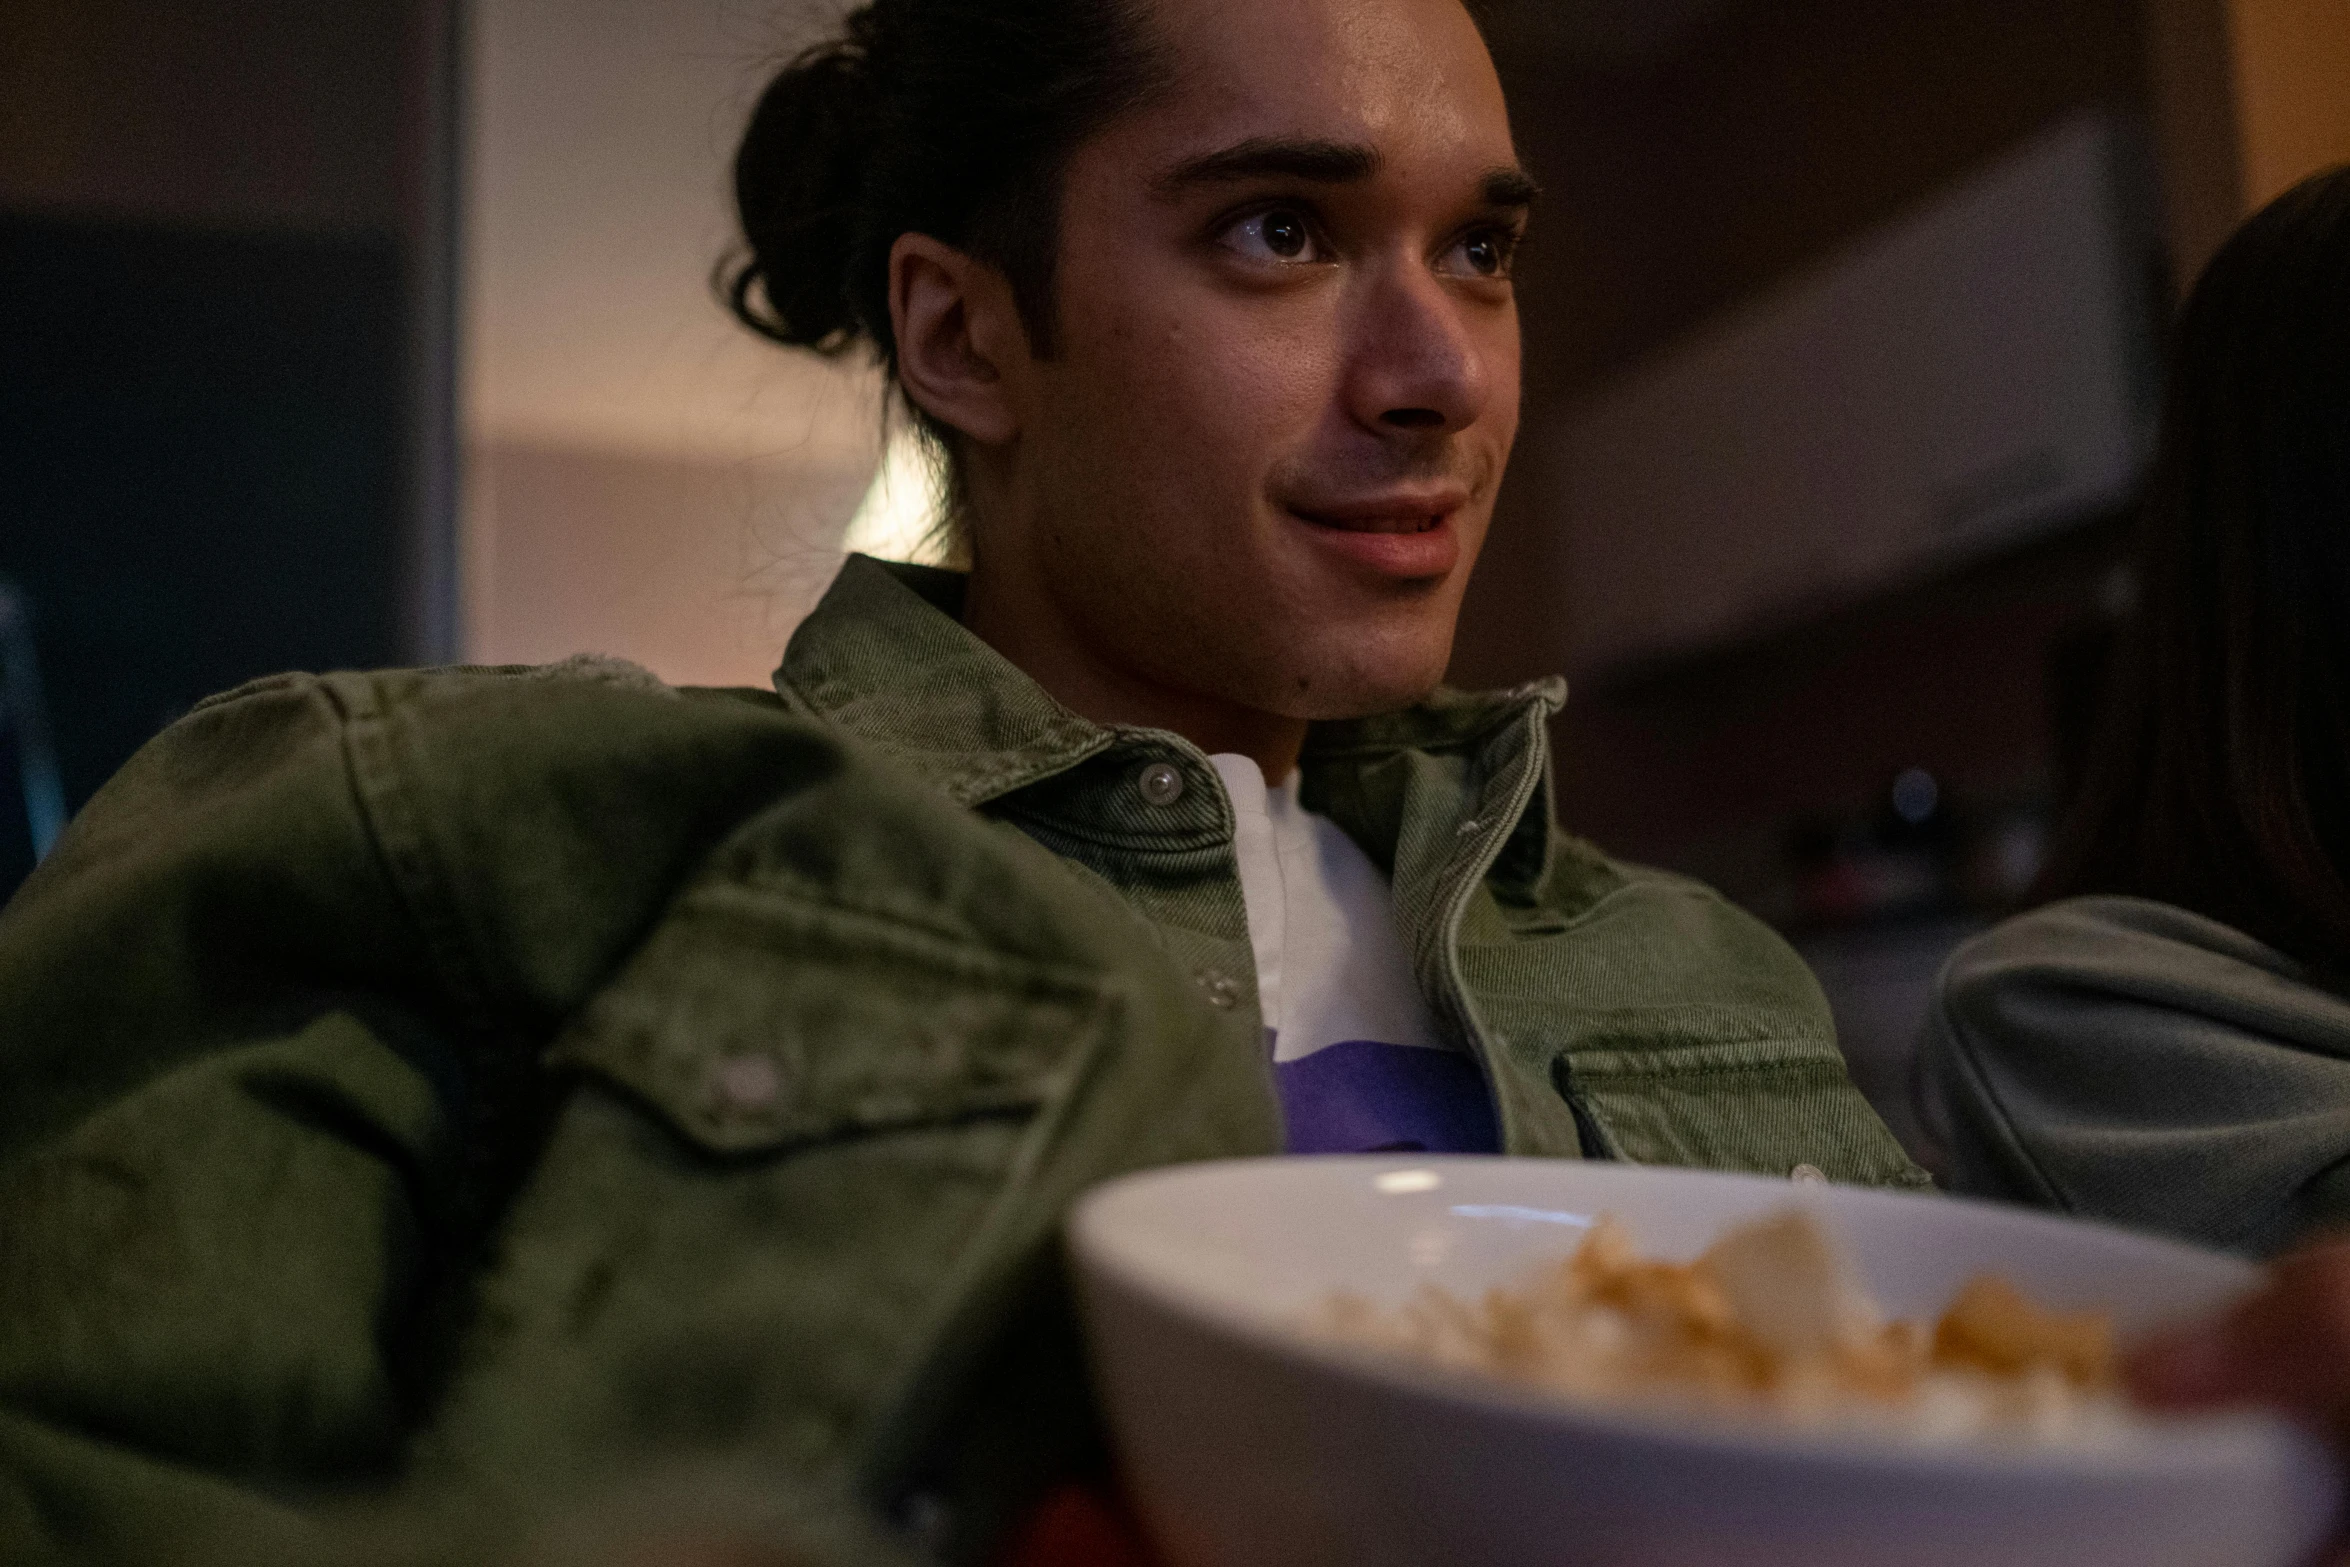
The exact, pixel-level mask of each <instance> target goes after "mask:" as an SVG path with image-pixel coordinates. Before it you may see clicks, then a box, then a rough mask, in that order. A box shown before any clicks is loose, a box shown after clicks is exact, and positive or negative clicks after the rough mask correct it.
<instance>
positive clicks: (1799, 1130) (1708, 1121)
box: [1558, 1035, 1929, 1186]
mask: <svg viewBox="0 0 2350 1567" xmlns="http://www.w3.org/2000/svg"><path fill="white" fill-rule="evenodd" d="M1558 1075H1559V1079H1560V1081H1559V1088H1560V1090H1561V1091H1562V1092H1563V1093H1565V1094H1566V1095H1567V1097H1568V1099H1569V1100H1570V1102H1572V1103H1573V1104H1574V1105H1575V1106H1576V1107H1577V1109H1578V1110H1579V1111H1581V1112H1582V1113H1583V1114H1585V1115H1588V1116H1589V1117H1590V1118H1591V1119H1592V1120H1593V1121H1595V1122H1597V1123H1598V1125H1599V1127H1600V1129H1601V1131H1602V1132H1603V1134H1604V1137H1605V1140H1606V1142H1607V1144H1608V1145H1609V1146H1608V1150H1607V1151H1608V1152H1609V1153H1611V1154H1613V1155H1615V1156H1616V1157H1618V1158H1623V1159H1630V1160H1634V1161H1637V1162H1639V1163H1642V1164H1667V1165H1688V1166H1694V1167H1699V1168H1704V1169H1715V1170H1746V1171H1752V1172H1754V1173H1756V1174H1761V1175H1787V1174H1790V1173H1791V1172H1793V1171H1794V1170H1795V1169H1796V1168H1797V1167H1799V1166H1802V1165H1810V1166H1812V1167H1813V1168H1815V1169H1818V1170H1820V1171H1822V1172H1823V1173H1825V1174H1826V1175H1827V1176H1828V1177H1829V1178H1830V1179H1831V1180H1836V1181H1846V1182H1852V1183H1854V1184H1858V1185H1869V1186H1923V1185H1926V1184H1929V1183H1928V1181H1927V1177H1926V1175H1925V1172H1923V1171H1922V1170H1920V1169H1919V1168H1918V1167H1917V1166H1916V1165H1915V1164H1914V1163H1912V1162H1911V1161H1910V1158H1909V1156H1908V1155H1907V1154H1906V1153H1904V1152H1903V1151H1902V1147H1901V1144H1900V1143H1899V1142H1897V1141H1896V1140H1895V1139H1894V1136H1893V1134H1892V1133H1891V1132H1890V1131H1889V1130H1887V1129H1886V1126H1885V1123H1884V1122H1883V1121H1882V1120H1880V1119H1879V1118H1878V1116H1877V1113H1876V1111H1875V1110H1873V1109H1871V1108H1870V1107H1869V1103H1868V1101H1867V1100H1866V1099H1864V1098H1862V1097H1861V1093H1860V1090H1858V1089H1856V1088H1854V1087H1853V1086H1852V1078H1851V1075H1850V1074H1849V1073H1848V1072H1847V1071H1846V1069H1845V1065H1844V1058H1843V1056H1842V1054H1841V1053H1839V1052H1838V1050H1837V1049H1836V1047H1835V1045H1834V1044H1833V1043H1831V1042H1829V1041H1828V1040H1825V1039H1820V1038H1816V1037H1808V1036H1804V1035H1796V1036H1793V1037H1788V1036H1779V1037H1768V1036H1765V1037H1749V1038H1744V1039H1735V1040H1722V1039H1718V1038H1716V1039H1709V1040H1705V1041H1703V1042H1696V1041H1691V1042H1688V1043H1678V1044H1676V1043H1671V1042H1660V1041H1657V1040H1653V1039H1652V1040H1647V1041H1643V1042H1642V1043H1641V1044H1640V1045H1639V1046H1636V1047H1632V1048H1622V1047H1611V1046H1610V1045H1609V1044H1608V1043H1606V1042H1604V1041H1598V1040H1594V1041H1591V1042H1590V1043H1589V1044H1587V1045H1586V1046H1585V1047H1583V1048H1578V1049H1574V1050H1570V1051H1568V1052H1566V1053H1564V1054H1562V1055H1561V1056H1560V1057H1559V1074H1558Z"/></svg>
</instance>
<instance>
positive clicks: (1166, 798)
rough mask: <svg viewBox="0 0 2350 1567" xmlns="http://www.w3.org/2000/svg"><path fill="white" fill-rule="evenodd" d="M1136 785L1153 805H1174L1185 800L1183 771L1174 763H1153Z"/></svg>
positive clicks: (1141, 775)
mask: <svg viewBox="0 0 2350 1567" xmlns="http://www.w3.org/2000/svg"><path fill="white" fill-rule="evenodd" d="M1134 783H1135V787H1136V788H1138V789H1140V790H1141V791H1142V797H1143V798H1144V799H1146V800H1148V801H1150V803H1151V804H1153V805H1173V804H1174V803H1175V802H1176V801H1177V800H1180V799H1182V798H1183V770H1182V769H1181V768H1179V767H1177V766H1175V764H1174V763H1172V762H1153V763H1151V764H1150V765H1149V766H1148V767H1145V768H1144V769H1143V770H1142V772H1141V774H1140V775H1139V776H1138V777H1137V778H1136V779H1135V781H1134Z"/></svg>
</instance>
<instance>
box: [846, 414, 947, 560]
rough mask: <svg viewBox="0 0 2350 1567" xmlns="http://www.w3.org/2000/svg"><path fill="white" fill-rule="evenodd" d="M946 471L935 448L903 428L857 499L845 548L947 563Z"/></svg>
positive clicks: (878, 556)
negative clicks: (943, 523) (943, 526)
mask: <svg viewBox="0 0 2350 1567" xmlns="http://www.w3.org/2000/svg"><path fill="white" fill-rule="evenodd" d="M945 516H946V483H945V475H944V474H943V473H941V472H940V471H939V465H938V460H937V457H936V454H935V452H934V449H933V448H932V447H931V446H930V444H929V443H928V442H926V441H924V440H923V439H922V438H921V437H920V436H919V435H917V434H916V433H915V432H914V431H913V430H910V429H905V428H900V429H898V430H896V431H895V432H893V433H892V434H891V436H890V438H889V445H888V446H887V447H886V448H885V449H884V450H883V452H882V454H881V466H880V468H879V469H877V470H876V471H875V472H874V475H873V483H872V485H871V487H869V488H868V489H867V490H866V491H865V499H864V500H863V501H861V502H859V503H858V506H857V514H856V516H854V517H852V518H850V519H849V531H848V533H847V535H846V536H845V537H844V538H843V539H842V541H841V547H842V548H844V549H847V550H851V551H854V552H855V553H857V554H859V555H871V556H873V557H875V558H876V559H878V560H904V561H912V562H914V563H915V564H917V565H923V566H938V565H944V564H945V562H946V537H945V534H944V531H943V530H942V529H941V528H940V526H939V523H940V521H941V520H942V519H943V518H944V517H945Z"/></svg>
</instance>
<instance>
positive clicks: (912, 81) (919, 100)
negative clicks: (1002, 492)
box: [718, 0, 1170, 510]
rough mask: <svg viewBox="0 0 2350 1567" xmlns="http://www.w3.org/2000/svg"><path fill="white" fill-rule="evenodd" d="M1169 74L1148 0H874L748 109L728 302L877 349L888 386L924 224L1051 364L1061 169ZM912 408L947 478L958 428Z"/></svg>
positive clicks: (771, 323)
mask: <svg viewBox="0 0 2350 1567" xmlns="http://www.w3.org/2000/svg"><path fill="white" fill-rule="evenodd" d="M1169 75H1170V67H1169V66H1168V64H1167V63H1166V59H1165V57H1164V54H1163V52H1162V51H1161V50H1160V49H1159V48H1158V47H1157V45H1156V43H1155V40H1154V39H1153V38H1152V36H1151V34H1150V32H1149V31H1148V24H1147V22H1146V21H1145V18H1144V13H1143V6H1142V4H1141V0H870V3H869V4H865V5H861V6H859V7H857V9H855V10H853V11H851V12H850V13H849V14H848V16H847V17H846V18H845V19H843V20H842V22H841V23H840V24H839V27H838V29H837V30H836V31H835V32H834V33H833V34H832V35H831V36H829V37H827V38H826V39H824V40H823V41H822V42H819V43H817V44H815V45H814V46H812V47H810V48H808V49H806V50H804V51H802V52H801V53H800V54H799V55H798V56H797V57H795V58H794V59H793V60H792V61H791V62H790V63H789V64H787V65H786V66H785V67H784V68H783V70H782V71H781V72H780V73H779V74H778V75H777V76H776V78H775V79H774V81H772V82H771V83H769V84H768V86H767V89H766V91H765V92H764V93H763V94H762V95H761V96H760V99H759V102H758V106H757V107H756V108H755V109H754V110H753V111H752V114H751V119H750V124H749V126H748V127H747V128H746V129H745V131H744V132H743V139H742V144H741V146H740V148H739V149H738V150H737V151H736V154H735V160H734V197H735V209H736V215H737V218H738V219H739V221H740V223H741V228H742V236H741V243H740V245H739V246H738V247H737V250H736V253H735V254H734V255H732V256H730V257H729V258H727V260H726V261H725V262H723V263H722V264H721V266H720V268H719V273H718V285H719V289H720V292H721V294H722V295H723V297H724V298H725V301H726V303H727V306H728V308H729V309H731V310H732V311H733V313H734V314H735V316H736V317H737V318H738V319H740V320H741V321H742V322H743V324H744V325H746V326H748V327H749V328H750V329H751V330H752V331H754V332H757V333H759V334H760V335H761V336H763V337H767V338H771V339H773V340H774V341H776V342H778V343H783V344H787V345H789V346H791V347H795V348H806V349H811V350H813V351H815V352H817V353H820V354H826V355H835V356H837V355H842V354H846V353H848V352H849V351H850V350H852V349H855V348H859V347H861V346H862V347H865V348H868V349H869V350H870V351H871V352H872V353H873V354H874V356H875V357H876V358H877V359H878V360H879V362H880V364H881V367H882V369H883V370H884V372H885V373H886V374H888V375H889V377H890V378H891V379H892V381H893V382H894V380H895V378H896V372H897V357H898V345H897V339H896V336H895V334H894V333H893V332H892V331H891V329H890V318H889V256H890V248H891V246H892V245H894V244H895V243H896V241H897V238H898V236H899V235H901V234H907V233H916V234H927V235H929V236H930V237H931V238H933V239H936V240H939V241H941V242H942V243H945V244H948V245H952V246H954V247H955V248H957V249H958V250H962V251H964V252H966V253H968V254H970V255H972V256H975V257H977V258H978V259H980V260H982V261H985V262H987V263H988V264H990V265H992V266H994V267H995V268H997V269H998V270H999V271H1000V272H1002V273H1003V275H1004V277H1005V279H1006V281H1007V282H1008V283H1009V284H1010V285H1011V289H1012V296H1013V299H1014V300H1015V301H1016V303H1017V305H1018V308H1019V311H1020V320H1021V325H1022V327H1023V328H1024V329H1025V331H1026V332H1027V335H1028V340H1029V345H1030V347H1031V349H1032V350H1033V351H1034V352H1035V353H1036V354H1037V355H1038V356H1039V357H1045V358H1049V357H1051V356H1052V354H1053V353H1054V350H1055V335H1056V334H1055V330H1054V328H1055V321H1054V305H1053V272H1054V261H1055V258H1056V256H1057V254H1058V250H1059V239H1060V192H1061V176H1062V173H1063V170H1064V168H1065V166H1066V164H1067V162H1068V159H1069V156H1070V154H1071V153H1072V152H1074V151H1075V150H1076V149H1077V148H1078V147H1079V146H1080V145H1081V144H1083V143H1084V142H1085V141H1086V140H1087V139H1089V138H1090V137H1091V136H1092V135H1093V134H1095V133H1096V132H1097V131H1099V130H1101V129H1102V128H1103V127H1104V126H1106V125H1107V124H1108V123H1109V122H1110V121H1111V120H1112V119H1113V118H1115V117H1116V116H1117V115H1118V114H1120V113H1122V112H1123V111H1125V110H1127V109H1129V108H1131V107H1134V106H1135V105H1137V104H1139V103H1141V102H1142V101H1144V100H1145V99H1146V98H1148V97H1149V96H1150V94H1151V93H1152V92H1153V91H1154V90H1156V89H1157V88H1158V87H1160V86H1161V85H1163V84H1164V83H1165V82H1166V81H1167V80H1168V78H1169ZM910 411H911V412H912V413H913V415H914V417H915V420H916V422H917V424H918V426H919V427H920V428H921V429H923V430H924V431H925V432H926V433H927V434H928V435H929V436H930V437H931V438H932V439H933V440H935V441H937V442H938V443H939V445H940V447H941V449H942V454H943V455H944V456H945V457H946V458H947V459H948V463H949V478H950V481H952V480H953V479H954V477H955V475H954V473H953V463H952V457H953V441H952V439H951V434H950V432H948V431H947V430H944V429H942V428H940V427H939V426H938V425H937V424H936V423H935V422H934V421H932V420H930V419H928V418H927V417H926V416H925V415H923V413H922V412H921V410H920V409H911V410H910ZM950 491H951V497H952V499H953V500H954V502H955V503H956V509H958V510H959V505H960V486H959V484H953V483H951V482H950Z"/></svg>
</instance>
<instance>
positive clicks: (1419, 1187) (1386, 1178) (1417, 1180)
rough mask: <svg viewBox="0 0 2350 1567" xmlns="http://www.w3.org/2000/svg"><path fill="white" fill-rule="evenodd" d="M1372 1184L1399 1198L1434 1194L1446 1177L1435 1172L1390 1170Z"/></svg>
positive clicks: (1377, 1177) (1376, 1178) (1374, 1179)
mask: <svg viewBox="0 0 2350 1567" xmlns="http://www.w3.org/2000/svg"><path fill="white" fill-rule="evenodd" d="M1371 1184H1372V1186H1374V1187H1376V1188H1377V1189H1378V1190H1380V1191H1382V1192H1385V1193H1386V1194H1387V1195H1388V1196H1390V1197H1399V1196H1402V1195H1404V1194H1406V1193H1409V1192H1432V1191H1434V1190H1436V1188H1437V1187H1439V1186H1442V1185H1443V1184H1444V1177H1443V1176H1441V1175H1438V1174H1437V1173H1436V1172H1435V1171H1434V1170H1390V1171H1388V1172H1387V1173H1386V1174H1385V1175H1381V1176H1376V1177H1374V1178H1373V1179H1372V1181H1371Z"/></svg>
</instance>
